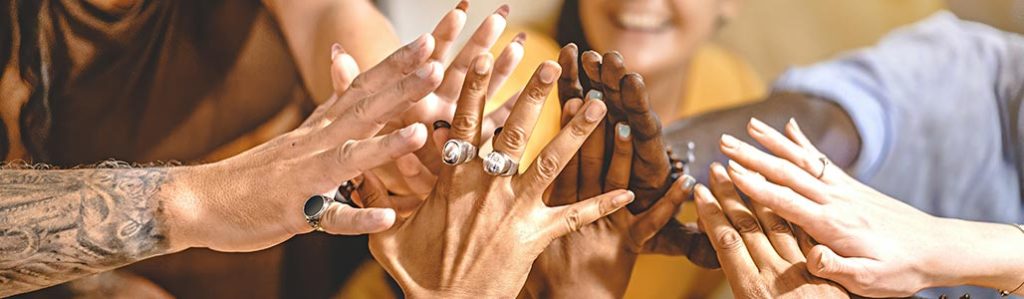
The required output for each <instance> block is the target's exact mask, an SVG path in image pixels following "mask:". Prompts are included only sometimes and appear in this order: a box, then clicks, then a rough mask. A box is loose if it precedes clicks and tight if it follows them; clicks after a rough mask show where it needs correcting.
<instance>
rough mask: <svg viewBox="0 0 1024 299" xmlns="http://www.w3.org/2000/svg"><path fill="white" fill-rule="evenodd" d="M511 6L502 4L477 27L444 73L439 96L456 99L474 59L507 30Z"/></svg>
mask: <svg viewBox="0 0 1024 299" xmlns="http://www.w3.org/2000/svg"><path fill="white" fill-rule="evenodd" d="M509 11H510V9H509V6H508V5H507V4H506V5H502V6H501V7H499V8H498V9H497V10H495V11H494V13H493V14H491V15H490V16H488V17H487V18H486V19H484V21H483V23H481V24H480V27H478V28H477V30H476V31H475V32H473V35H472V36H470V38H469V41H467V42H466V45H465V46H463V47H462V50H461V51H459V54H457V55H456V56H455V60H453V61H452V64H451V65H449V66H448V70H447V71H446V72H445V74H444V77H445V79H444V82H442V83H441V86H439V87H438V88H437V91H436V92H435V93H436V94H437V95H438V96H441V98H445V99H454V98H455V97H456V96H457V95H458V94H459V89H460V88H461V87H462V83H463V80H465V78H466V73H467V72H469V68H470V66H471V65H472V64H473V61H474V60H475V58H476V57H477V56H480V54H483V53H488V52H489V51H490V49H491V47H493V46H494V43H496V42H497V41H498V38H499V37H501V33H502V32H504V31H505V26H507V25H508V20H507V19H508V14H509Z"/></svg>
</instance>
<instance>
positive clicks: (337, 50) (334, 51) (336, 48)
mask: <svg viewBox="0 0 1024 299" xmlns="http://www.w3.org/2000/svg"><path fill="white" fill-rule="evenodd" d="M342 52H344V50H342V49H341V45H340V44H338V43H334V44H333V45H331V61H334V60H335V59H337V58H338V54H341V53H342Z"/></svg>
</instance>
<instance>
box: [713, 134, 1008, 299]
mask: <svg viewBox="0 0 1024 299" xmlns="http://www.w3.org/2000/svg"><path fill="white" fill-rule="evenodd" d="M747 131H748V133H749V134H750V136H751V137H753V138H754V140H756V141H757V142H759V143H760V144H761V145H763V146H764V147H765V148H766V149H767V150H768V151H770V152H771V153H772V154H768V153H765V152H762V151H761V150H759V149H757V148H755V147H753V146H751V145H749V144H747V143H745V142H743V141H740V140H738V139H736V138H734V137H732V136H728V135H724V136H722V139H721V150H722V153H724V154H725V155H726V156H728V157H729V158H730V159H732V161H730V165H729V170H728V173H729V177H730V178H731V180H732V182H733V183H734V184H735V185H736V187H737V188H738V189H739V190H740V191H742V192H743V193H744V194H747V195H748V196H749V197H750V199H751V201H752V202H753V203H755V204H756V205H761V206H764V207H766V208H768V209H771V210H772V211H774V213H776V214H778V215H779V216H781V217H782V218H784V219H786V220H788V221H789V222H790V223H792V224H793V225H794V226H798V227H800V228H802V229H803V231H805V232H806V233H807V234H808V235H810V236H811V237H813V238H814V239H815V240H816V241H817V242H820V244H818V245H814V246H813V247H812V248H808V249H809V250H807V251H806V261H807V268H808V270H809V271H810V273H811V274H813V275H815V276H818V277H821V278H825V279H828V280H832V281H835V282H837V283H839V284H840V285H842V286H844V287H846V289H847V290H849V291H850V292H852V293H856V294H858V295H862V296H869V297H905V296H909V295H912V294H914V293H915V292H917V291H919V290H921V289H923V288H927V287H934V286H952V285H957V284H964V283H971V282H967V281H955V278H956V276H958V275H965V276H971V275H973V274H971V273H974V272H973V271H975V270H977V273H990V274H994V273H1000V272H999V271H1000V270H999V269H1000V268H1001V266H998V265H995V266H986V267H985V269H978V267H979V266H978V265H984V264H985V263H983V262H979V261H974V262H971V261H970V260H971V259H972V258H970V257H968V256H978V257H977V258H980V259H982V260H984V259H992V258H996V259H998V258H999V257H998V254H995V255H986V254H977V255H975V254H971V253H968V252H970V251H971V250H972V249H973V248H984V247H986V246H985V245H981V244H986V243H990V241H986V240H995V239H999V237H1007V236H1009V237H1010V238H1013V237H1017V235H1018V234H1019V233H1020V232H1018V231H1015V230H1014V228H1013V227H1011V226H1008V225H995V226H992V227H991V228H987V229H982V230H971V229H970V228H972V227H974V226H978V225H980V224H976V223H973V224H972V223H968V222H966V221H960V220H953V219H945V218H938V217H934V216H931V215H928V214H925V213H923V212H921V211H919V210H917V209H915V208H913V207H911V206H909V205H907V204H904V203H903V202H900V201H898V200H896V199H893V198H891V197H889V196H886V195H885V194H882V193H880V192H878V191H876V190H874V189H871V188H870V187H868V186H866V185H864V184H862V183H860V182H858V181H856V180H855V179H853V178H851V177H850V176H848V175H847V174H846V173H844V172H843V171H842V170H841V169H839V168H838V167H835V166H834V165H832V164H831V163H830V162H828V159H827V158H824V157H825V156H824V155H822V154H821V152H819V151H818V150H817V149H816V148H815V147H814V145H812V144H811V143H810V141H809V140H808V139H807V137H805V136H804V135H803V133H802V132H801V131H800V129H799V127H798V126H797V124H796V121H793V120H790V122H789V123H788V124H787V125H786V127H785V132H786V133H785V135H783V134H782V133H780V132H778V131H776V130H775V129H773V128H771V127H770V126H768V125H766V124H764V123H763V122H761V121H759V120H757V119H751V120H750V123H749V124H748V126H747ZM716 195H718V194H716ZM723 207H724V205H723ZM732 218H733V217H730V219H732ZM733 223H736V221H735V220H733ZM705 224H707V223H705ZM705 228H706V229H712V228H711V227H707V226H705ZM709 232H710V231H709ZM743 239H744V240H743V241H744V242H746V241H747V238H746V237H744V238H743ZM961 240H963V241H961ZM772 243H773V244H774V243H775V242H774V241H773V242H772ZM960 243H966V244H963V245H961V244H960ZM748 246H750V245H749V244H748ZM950 246H953V247H956V246H961V248H960V249H952V250H951V249H950ZM974 246H977V247H974ZM991 247H1000V246H998V245H995V246H991ZM1016 250H1019V248H1018V249H1016ZM719 252H720V254H721V250H720V251H719ZM950 252H961V253H962V254H961V256H963V257H964V258H959V257H958V258H952V259H951V258H949V254H950ZM794 258H796V257H794ZM997 264H998V263H997ZM1003 264H1005V263H1003ZM723 266H724V263H723ZM980 276H984V275H979V276H973V277H980ZM1004 278H1005V279H1006V281H1005V282H1003V283H1002V284H997V285H994V286H992V287H994V288H1009V289H1012V288H1013V287H1015V286H1016V285H1018V284H1019V283H1020V280H1019V279H1020V276H1019V275H1017V276H1014V275H1006V276H1004ZM954 282H956V283H954Z"/></svg>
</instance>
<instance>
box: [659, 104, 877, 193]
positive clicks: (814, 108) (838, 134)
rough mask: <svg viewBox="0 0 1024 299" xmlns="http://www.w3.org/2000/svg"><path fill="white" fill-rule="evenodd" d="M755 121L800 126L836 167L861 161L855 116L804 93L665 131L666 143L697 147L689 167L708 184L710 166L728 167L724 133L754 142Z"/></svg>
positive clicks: (679, 148) (675, 125) (682, 123)
mask: <svg viewBox="0 0 1024 299" xmlns="http://www.w3.org/2000/svg"><path fill="white" fill-rule="evenodd" d="M751 117H756V118H758V119H760V120H761V121H763V122H765V123H767V124H769V125H771V126H773V127H775V128H782V127H783V126H784V124H785V123H786V122H787V121H788V120H789V119H790V118H795V119H797V120H798V121H799V122H800V128H801V129H802V130H803V131H804V133H805V134H807V137H808V138H809V139H810V140H811V142H813V143H814V144H815V145H816V146H817V147H818V149H819V150H821V151H822V153H824V154H825V155H827V156H828V157H829V158H830V159H831V160H832V162H833V163H835V164H836V165H838V166H840V167H843V168H848V167H850V166H851V165H853V163H854V162H855V161H856V158H857V154H858V153H859V151H860V136H859V135H858V133H857V128H856V127H855V126H854V124H853V121H852V120H851V119H850V116H849V115H847V114H846V112H845V111H844V110H843V109H842V108H841V107H839V106H838V105H836V104H834V103H832V102H830V101H827V100H823V99H820V98H816V97H813V96H809V95H804V94H796V93H778V94H773V95H770V96H769V97H768V98H767V99H765V100H764V101H761V102H757V103H754V104H749V105H744V106H739V107H735V108H730V109H725V110H721V111H716V112H712V113H707V114H702V115H699V116H696V117H692V118H688V119H684V120H680V121H677V122H674V123H672V124H670V125H669V126H668V127H667V128H666V130H665V143H666V144H668V145H670V146H672V148H673V149H675V152H676V153H680V154H682V153H683V152H684V151H685V149H686V143H687V142H690V141H692V142H694V144H695V145H696V147H695V149H694V150H695V158H696V160H695V161H694V163H693V164H692V165H690V167H689V168H690V170H691V171H692V172H693V176H694V177H696V178H697V180H698V181H701V182H707V178H708V176H707V171H708V169H709V167H708V166H710V165H711V162H714V161H718V162H723V163H724V162H725V160H726V157H725V156H724V155H722V154H721V152H719V151H718V144H719V139H720V138H721V136H722V134H729V135H732V136H734V137H736V138H739V139H741V140H744V141H747V142H751V141H752V139H751V138H750V137H749V136H748V134H747V123H748V122H749V121H750V118H751Z"/></svg>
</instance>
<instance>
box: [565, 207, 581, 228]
mask: <svg viewBox="0 0 1024 299" xmlns="http://www.w3.org/2000/svg"><path fill="white" fill-rule="evenodd" d="M562 221H563V222H564V224H565V228H566V231H568V232H575V231H578V230H580V227H582V225H583V224H582V221H581V220H580V211H579V209H576V208H572V209H569V211H568V212H566V213H565V216H564V217H563V218H562Z"/></svg>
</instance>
